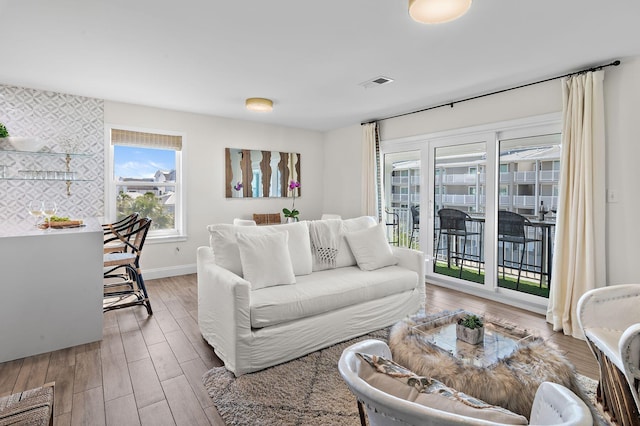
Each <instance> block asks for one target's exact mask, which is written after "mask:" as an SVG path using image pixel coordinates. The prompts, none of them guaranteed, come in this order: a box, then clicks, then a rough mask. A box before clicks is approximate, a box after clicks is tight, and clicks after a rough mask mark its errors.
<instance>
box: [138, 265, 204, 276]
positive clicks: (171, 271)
mask: <svg viewBox="0 0 640 426" xmlns="http://www.w3.org/2000/svg"><path fill="white" fill-rule="evenodd" d="M196 270H197V266H196V264H195V263H192V264H190V265H178V266H169V267H166V268H153V269H144V270H143V271H142V276H143V277H144V279H145V280H154V279H156V278H167V277H175V276H178V275H188V274H195V273H196Z"/></svg>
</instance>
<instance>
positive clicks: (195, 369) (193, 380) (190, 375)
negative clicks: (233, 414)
mask: <svg viewBox="0 0 640 426" xmlns="http://www.w3.org/2000/svg"><path fill="white" fill-rule="evenodd" d="M180 367H182V371H184V376H185V377H186V378H187V380H188V381H189V384H190V385H191V389H193V393H194V394H195V395H196V398H198V401H199V402H200V406H201V407H202V408H207V407H211V406H212V405H213V400H212V399H211V397H210V396H209V393H208V392H207V388H205V387H204V384H203V383H202V372H203V371H208V370H209V369H208V368H207V367H206V366H205V365H204V362H203V361H202V360H201V359H200V358H197V359H192V360H191V361H187V362H183V363H182V364H180Z"/></svg>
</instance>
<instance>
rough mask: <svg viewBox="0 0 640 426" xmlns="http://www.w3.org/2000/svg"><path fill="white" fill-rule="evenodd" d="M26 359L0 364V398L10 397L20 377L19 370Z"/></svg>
mask: <svg viewBox="0 0 640 426" xmlns="http://www.w3.org/2000/svg"><path fill="white" fill-rule="evenodd" d="M24 360H26V358H20V359H16V360H14V361H8V362H3V363H2V364H0V396H5V395H11V394H12V393H13V388H14V387H15V385H16V381H17V380H18V375H20V369H21V368H22V364H23V362H24Z"/></svg>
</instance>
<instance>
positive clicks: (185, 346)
mask: <svg viewBox="0 0 640 426" xmlns="http://www.w3.org/2000/svg"><path fill="white" fill-rule="evenodd" d="M164 337H166V338H167V342H169V346H171V350H173V353H174V354H175V355H176V359H177V360H178V362H179V363H183V362H185V361H189V360H191V359H196V358H198V353H197V352H196V351H195V349H193V345H191V342H189V339H187V336H185V335H184V333H183V332H182V330H177V331H172V332H171V333H165V335H164Z"/></svg>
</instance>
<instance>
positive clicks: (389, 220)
mask: <svg viewBox="0 0 640 426" xmlns="http://www.w3.org/2000/svg"><path fill="white" fill-rule="evenodd" d="M384 213H385V215H386V216H385V221H384V224H385V225H386V226H387V238H388V234H389V228H391V239H390V240H389V244H391V245H392V246H396V247H397V246H399V245H400V215H399V214H398V213H396V212H395V211H393V210H389V209H388V208H387V207H385V208H384Z"/></svg>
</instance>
